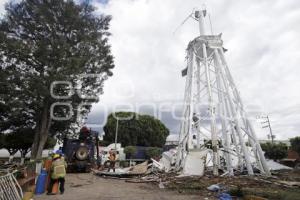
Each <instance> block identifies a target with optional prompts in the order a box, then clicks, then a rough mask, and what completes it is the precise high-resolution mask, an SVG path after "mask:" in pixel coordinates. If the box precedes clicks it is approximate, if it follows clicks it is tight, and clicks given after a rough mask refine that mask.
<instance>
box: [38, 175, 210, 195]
mask: <svg viewBox="0 0 300 200" xmlns="http://www.w3.org/2000/svg"><path fill="white" fill-rule="evenodd" d="M65 188H66V189H65V193H64V194H63V195H60V194H58V195H50V196H48V195H45V194H44V195H39V196H35V197H34V200H77V199H78V200H82V199H87V200H118V199H122V200H169V199H172V200H193V199H198V200H199V199H205V198H204V197H201V195H200V194H180V193H178V192H177V191H169V190H167V189H159V188H158V186H157V185H154V184H149V183H127V182H125V181H124V180H119V179H108V178H101V177H98V176H95V175H93V174H88V173H86V174H68V175H67V177H66V185H65ZM209 199H212V198H209Z"/></svg>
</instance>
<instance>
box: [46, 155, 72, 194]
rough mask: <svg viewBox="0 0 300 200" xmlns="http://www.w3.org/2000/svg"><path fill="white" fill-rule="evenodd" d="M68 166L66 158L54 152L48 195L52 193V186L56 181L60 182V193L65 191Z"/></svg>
mask: <svg viewBox="0 0 300 200" xmlns="http://www.w3.org/2000/svg"><path fill="white" fill-rule="evenodd" d="M66 168H67V163H66V162H65V159H64V158H63V157H61V156H60V155H59V154H54V155H53V160H52V165H51V179H50V184H49V187H48V193H47V194H48V195H50V194H52V188H53V185H54V183H55V182H56V181H58V183H59V190H60V194H63V193H64V191H65V176H66Z"/></svg>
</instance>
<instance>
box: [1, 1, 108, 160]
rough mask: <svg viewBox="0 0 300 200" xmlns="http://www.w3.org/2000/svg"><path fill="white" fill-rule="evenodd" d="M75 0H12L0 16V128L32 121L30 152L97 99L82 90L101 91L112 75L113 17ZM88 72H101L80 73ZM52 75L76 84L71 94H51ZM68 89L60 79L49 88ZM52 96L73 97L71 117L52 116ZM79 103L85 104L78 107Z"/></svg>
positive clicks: (58, 112) (61, 111)
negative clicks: (64, 119)
mask: <svg viewBox="0 0 300 200" xmlns="http://www.w3.org/2000/svg"><path fill="white" fill-rule="evenodd" d="M76 2H77V1H74V0H68V1H62V0H51V1H48V0H23V1H11V3H9V4H8V5H7V6H6V15H4V16H3V17H1V19H0V83H1V87H0V133H4V132H7V130H12V131H13V132H14V131H17V129H19V128H22V129H23V128H28V127H34V129H35V130H34V133H35V136H34V137H35V140H34V146H33V151H34V152H35V153H34V154H36V151H37V150H38V149H42V148H41V147H42V146H44V144H45V142H46V139H47V137H48V136H49V135H51V136H53V135H56V134H58V133H63V134H64V133H68V130H69V129H70V128H72V127H73V126H75V125H76V123H77V121H76V119H77V118H76V115H77V114H81V115H83V116H86V115H87V114H88V113H89V111H90V108H91V104H92V103H95V102H98V100H99V99H98V98H94V99H84V98H81V96H99V94H102V93H103V83H104V81H105V80H106V79H107V78H108V76H111V75H112V72H111V69H112V68H113V67H114V64H113V56H112V55H111V51H110V45H109V44H108V37H109V35H110V33H109V32H108V28H109V22H110V20H111V17H110V16H105V15H99V14H95V12H94V11H95V10H94V8H93V7H92V6H89V5H86V4H78V3H76ZM88 74H97V75H99V76H98V77H96V76H88V77H85V78H81V75H88ZM99 77H101V78H99ZM54 81H68V82H69V83H71V85H72V87H75V88H77V89H76V91H75V92H74V93H72V94H71V97H70V98H69V99H59V100H58V99H56V98H52V96H51V93H50V88H51V84H52V83H53V82H54ZM79 82H81V84H80V85H78V83H79ZM69 89H70V88H68V86H66V85H64V84H61V85H56V86H55V87H54V89H53V91H54V93H55V95H57V96H59V95H66V94H67V93H68V92H69ZM80 94H81V95H80ZM56 102H69V103H71V105H72V107H73V109H72V111H73V112H74V115H73V117H71V118H70V119H69V120H66V121H63V122H62V121H56V120H53V119H51V118H50V107H51V105H53V103H56ZM80 105H84V106H82V107H81V109H79V106H80ZM68 113H70V110H68V109H67V108H66V106H55V108H54V109H53V114H54V115H55V116H57V117H61V116H67V115H68ZM39 153H41V152H39Z"/></svg>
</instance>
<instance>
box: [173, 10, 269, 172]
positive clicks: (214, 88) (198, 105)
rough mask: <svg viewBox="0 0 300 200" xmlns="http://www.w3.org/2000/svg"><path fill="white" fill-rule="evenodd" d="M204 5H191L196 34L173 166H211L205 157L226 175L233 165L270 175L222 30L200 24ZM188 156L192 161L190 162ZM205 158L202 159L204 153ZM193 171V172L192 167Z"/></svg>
mask: <svg viewBox="0 0 300 200" xmlns="http://www.w3.org/2000/svg"><path fill="white" fill-rule="evenodd" d="M205 16H206V10H200V11H195V12H194V13H193V18H194V19H196V20H197V21H198V22H199V29H200V36H199V37H196V38H195V39H194V40H193V41H191V42H190V43H189V44H188V47H187V68H186V69H184V70H183V71H182V74H183V76H186V86H185V94H184V109H183V117H184V119H183V120H182V122H181V127H180V137H179V146H178V151H177V161H176V168H177V169H178V170H183V171H184V170H186V171H188V170H189V168H191V166H190V165H194V166H192V167H194V168H195V167H196V168H197V167H199V170H200V169H201V168H203V170H204V169H209V167H208V166H207V163H208V162H207V159H206V161H204V162H203V166H195V165H201V162H197V161H195V160H197V159H203V158H207V157H208V155H210V157H211V158H212V159H211V160H212V163H213V164H212V171H213V174H214V175H218V171H219V169H222V170H224V171H225V172H226V173H228V175H234V171H243V172H247V173H248V174H249V175H253V174H254V171H255V170H254V169H258V170H259V171H260V173H261V174H266V175H269V174H270V171H269V168H268V166H267V164H266V160H265V157H264V154H263V152H262V149H261V146H260V144H259V142H258V140H257V137H256V134H255V131H254V129H253V127H252V125H251V123H250V121H249V119H248V118H247V115H246V112H245V110H244V106H243V103H242V101H241V98H240V95H239V92H238V90H237V88H236V85H235V83H234V81H233V78H232V76H231V74H230V71H229V68H228V65H227V63H226V60H225V57H224V51H226V50H225V49H224V48H223V41H222V39H221V34H219V35H207V34H205V29H204V20H205ZM191 160H192V162H191ZM203 160H205V159H203ZM196 174H197V173H196Z"/></svg>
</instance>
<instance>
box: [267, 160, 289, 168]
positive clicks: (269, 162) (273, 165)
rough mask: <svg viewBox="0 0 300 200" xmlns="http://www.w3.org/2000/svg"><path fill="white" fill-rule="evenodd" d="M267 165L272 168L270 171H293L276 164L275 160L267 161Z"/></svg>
mask: <svg viewBox="0 0 300 200" xmlns="http://www.w3.org/2000/svg"><path fill="white" fill-rule="evenodd" d="M267 165H268V167H269V168H270V170H282V169H292V168H290V167H288V166H285V165H282V164H280V163H278V162H275V161H274V160H267Z"/></svg>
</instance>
